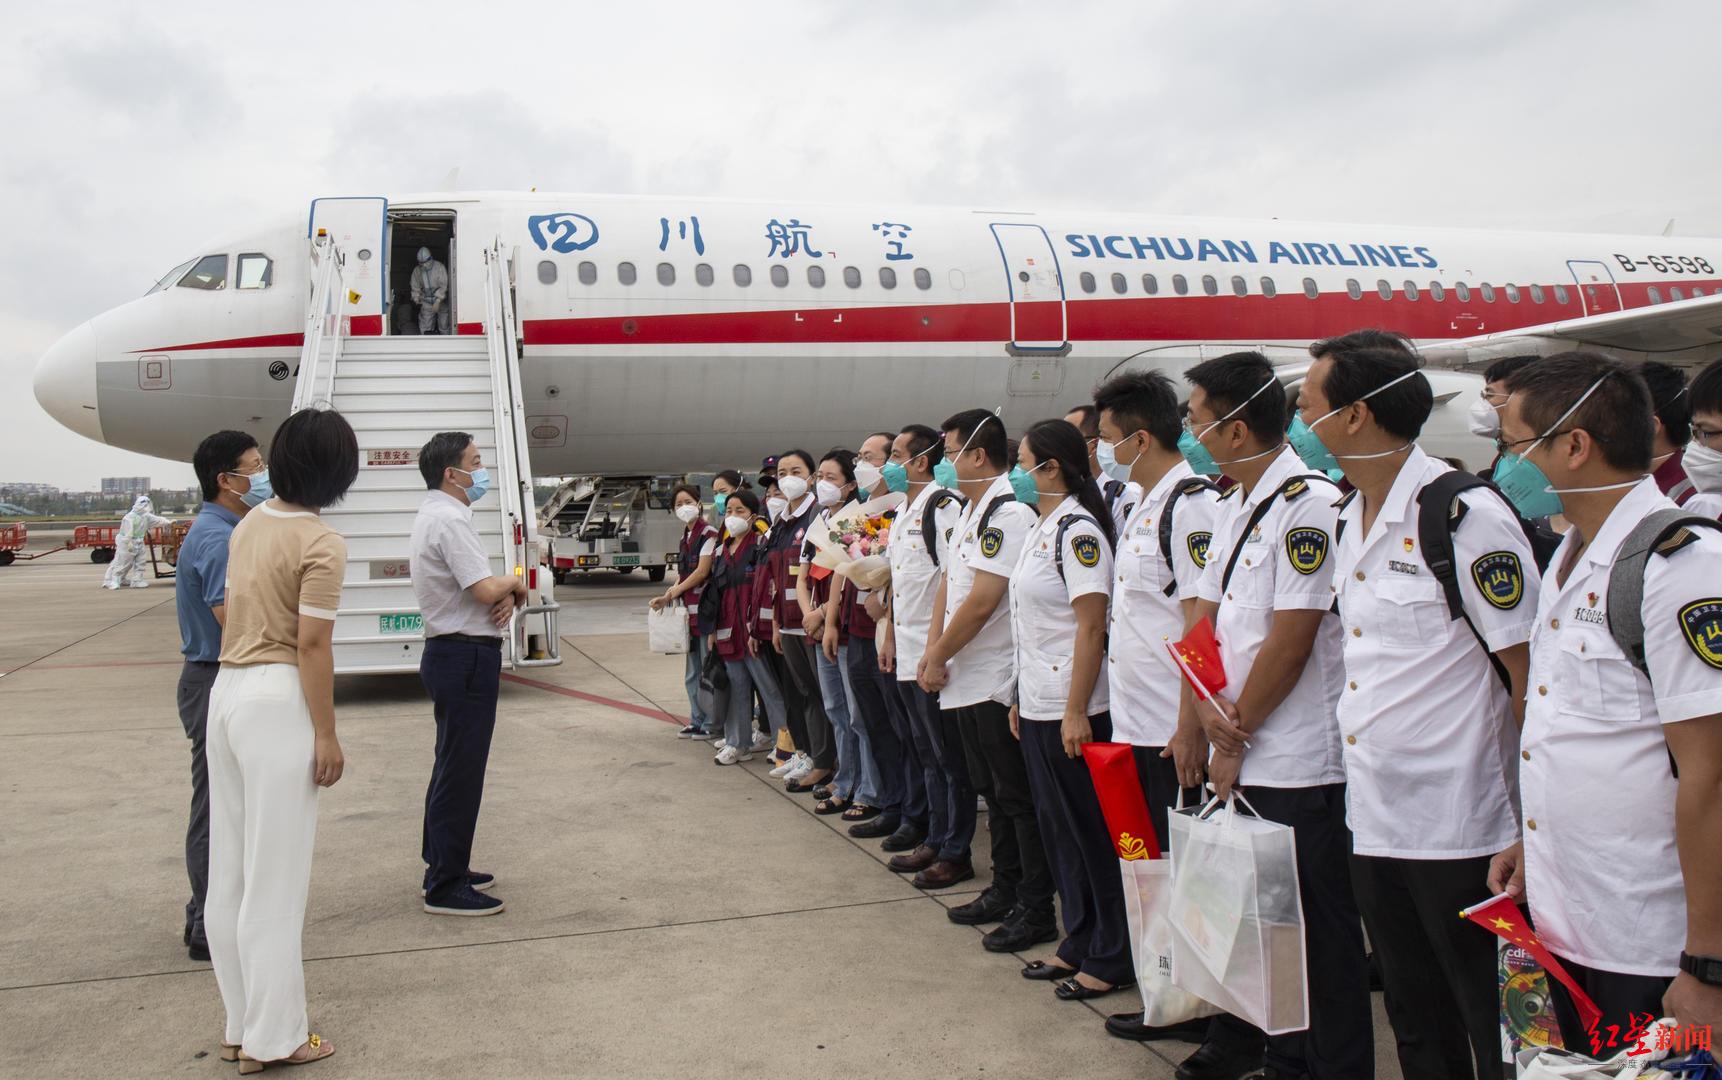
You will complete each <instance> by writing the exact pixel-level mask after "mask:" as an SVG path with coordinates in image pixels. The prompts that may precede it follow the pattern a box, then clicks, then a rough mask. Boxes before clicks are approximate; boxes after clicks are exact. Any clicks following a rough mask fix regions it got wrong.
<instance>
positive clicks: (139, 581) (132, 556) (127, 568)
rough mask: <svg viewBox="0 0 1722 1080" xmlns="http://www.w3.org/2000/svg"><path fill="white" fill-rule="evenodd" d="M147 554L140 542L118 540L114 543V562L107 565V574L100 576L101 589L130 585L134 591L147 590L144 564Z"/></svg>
mask: <svg viewBox="0 0 1722 1080" xmlns="http://www.w3.org/2000/svg"><path fill="white" fill-rule="evenodd" d="M148 560H149V553H148V552H146V551H145V550H144V543H143V541H142V540H127V539H123V538H122V539H120V540H118V541H116V542H115V543H114V561H113V562H111V563H109V564H108V572H107V573H106V574H103V575H102V587H103V588H105V589H117V588H119V587H120V586H121V585H130V586H131V587H132V588H134V589H147V588H149V578H148V577H147V576H145V573H144V571H145V569H146V567H145V565H144V564H145V563H146V562H148Z"/></svg>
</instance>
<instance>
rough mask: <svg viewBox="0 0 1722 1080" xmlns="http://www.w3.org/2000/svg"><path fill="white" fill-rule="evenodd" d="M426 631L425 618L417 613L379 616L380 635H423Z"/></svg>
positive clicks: (378, 631)
mask: <svg viewBox="0 0 1722 1080" xmlns="http://www.w3.org/2000/svg"><path fill="white" fill-rule="evenodd" d="M424 629H425V619H424V616H423V615H420V614H418V613H416V612H410V613H401V614H397V615H378V616H377V633H379V634H422V633H424Z"/></svg>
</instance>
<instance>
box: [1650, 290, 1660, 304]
mask: <svg viewBox="0 0 1722 1080" xmlns="http://www.w3.org/2000/svg"><path fill="white" fill-rule="evenodd" d="M1650 302H1651V303H1653V304H1660V303H1662V290H1661V289H1658V288H1657V287H1656V286H1654V285H1652V286H1651V287H1650Z"/></svg>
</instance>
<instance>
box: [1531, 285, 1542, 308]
mask: <svg viewBox="0 0 1722 1080" xmlns="http://www.w3.org/2000/svg"><path fill="white" fill-rule="evenodd" d="M1530 291H1531V303H1533V304H1540V303H1542V302H1543V287H1542V286H1541V285H1532V286H1530Z"/></svg>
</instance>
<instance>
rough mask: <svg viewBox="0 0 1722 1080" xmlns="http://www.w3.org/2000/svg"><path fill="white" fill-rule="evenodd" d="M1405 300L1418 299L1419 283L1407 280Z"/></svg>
mask: <svg viewBox="0 0 1722 1080" xmlns="http://www.w3.org/2000/svg"><path fill="white" fill-rule="evenodd" d="M1405 299H1407V300H1416V299H1417V283H1416V282H1415V281H1411V280H1410V279H1407V280H1406V282H1405Z"/></svg>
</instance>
